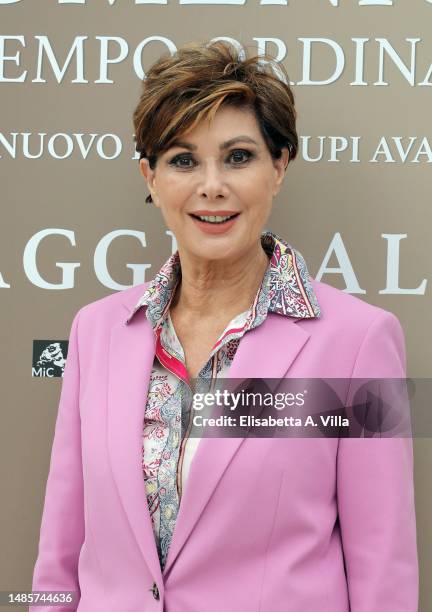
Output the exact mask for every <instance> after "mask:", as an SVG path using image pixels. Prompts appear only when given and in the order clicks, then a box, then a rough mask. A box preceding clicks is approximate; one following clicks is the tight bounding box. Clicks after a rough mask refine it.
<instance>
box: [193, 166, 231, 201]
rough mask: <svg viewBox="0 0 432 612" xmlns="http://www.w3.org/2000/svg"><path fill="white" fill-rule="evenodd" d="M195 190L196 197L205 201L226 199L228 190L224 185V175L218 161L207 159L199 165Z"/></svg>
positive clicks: (225, 184)
mask: <svg viewBox="0 0 432 612" xmlns="http://www.w3.org/2000/svg"><path fill="white" fill-rule="evenodd" d="M197 189H198V196H200V197H201V198H206V199H207V200H216V199H217V198H224V197H227V195H228V193H229V190H228V185H227V183H226V175H225V173H224V169H223V168H221V166H220V164H219V163H218V160H216V159H214V158H211V159H207V160H206V162H205V163H203V164H202V165H201V172H200V173H199V179H198V187H197Z"/></svg>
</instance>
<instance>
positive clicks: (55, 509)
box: [29, 311, 84, 612]
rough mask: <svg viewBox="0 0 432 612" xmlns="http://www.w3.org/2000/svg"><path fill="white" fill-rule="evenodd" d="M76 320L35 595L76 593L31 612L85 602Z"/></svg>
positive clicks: (60, 611) (47, 493)
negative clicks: (80, 570) (81, 575)
mask: <svg viewBox="0 0 432 612" xmlns="http://www.w3.org/2000/svg"><path fill="white" fill-rule="evenodd" d="M80 312H81V311H78V313H77V314H76V315H75V317H74V319H73V322H72V326H71V330H70V336H69V348H68V354H67V359H66V365H65V370H64V372H63V379H62V388H61V394H60V402H59V407H58V412H57V420H56V425H55V432H54V440H53V444H52V450H51V460H50V468H49V474H48V479H47V484H46V490H45V503H44V508H43V514H42V522H41V528H40V537H39V550H38V555H37V559H36V563H35V567H34V572H33V583H32V590H33V591H60V590H67V591H76V594H75V598H76V603H75V604H74V605H71V604H69V606H67V605H65V606H60V605H56V606H50V605H48V606H40V605H38V606H30V607H29V612H54V611H55V612H63V611H66V610H68V611H69V612H70V610H76V608H77V605H78V601H79V599H80V595H81V594H80V588H79V582H78V571H77V568H78V559H79V554H80V550H81V547H82V544H83V541H84V506H83V499H84V496H83V470H82V460H81V433H80V432H81V428H80V415H79V387H80V372H79V355H78V322H79V316H80Z"/></svg>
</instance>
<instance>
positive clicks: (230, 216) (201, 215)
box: [189, 210, 240, 234]
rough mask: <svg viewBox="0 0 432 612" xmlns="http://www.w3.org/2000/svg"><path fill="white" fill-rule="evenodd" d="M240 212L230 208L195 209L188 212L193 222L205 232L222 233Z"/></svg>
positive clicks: (232, 223) (230, 225) (229, 226)
mask: <svg viewBox="0 0 432 612" xmlns="http://www.w3.org/2000/svg"><path fill="white" fill-rule="evenodd" d="M239 215H240V213H238V212H235V211H232V210H218V211H212V210H197V211H196V212H194V213H189V216H190V217H191V219H192V220H193V222H194V223H195V224H196V225H197V226H198V227H199V228H200V229H201V230H202V231H204V232H205V233H206V234H222V233H224V232H226V231H228V230H229V229H230V228H231V227H232V226H233V225H234V223H235V221H236V219H237V217H238V216H239Z"/></svg>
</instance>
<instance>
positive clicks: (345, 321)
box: [310, 279, 405, 355]
mask: <svg viewBox="0 0 432 612" xmlns="http://www.w3.org/2000/svg"><path fill="white" fill-rule="evenodd" d="M310 282H311V284H312V287H313V289H314V291H315V295H316V297H317V300H318V303H319V306H320V309H321V314H320V317H319V318H318V319H317V320H316V324H317V325H320V326H321V329H322V331H323V333H324V334H325V335H326V336H329V337H331V338H333V339H334V341H335V342H336V343H337V346H338V347H339V349H342V348H343V347H344V346H351V347H353V348H354V347H355V349H356V352H357V353H359V352H360V351H365V349H371V350H372V349H373V350H375V351H376V352H377V353H378V352H379V351H380V348H381V349H382V352H383V353H384V354H387V355H389V354H391V353H392V352H395V351H397V352H399V353H400V354H403V353H404V352H405V335H404V331H403V329H402V326H401V323H400V321H399V319H398V317H397V316H396V315H395V314H394V313H393V312H391V311H389V310H386V309H385V308H381V307H380V306H375V305H374V304H369V303H368V302H366V301H365V300H363V299H361V298H359V297H357V296H356V295H352V294H350V293H347V292H345V291H343V290H341V289H337V288H336V287H332V286H331V285H328V284H327V283H323V282H319V281H316V280H314V279H310Z"/></svg>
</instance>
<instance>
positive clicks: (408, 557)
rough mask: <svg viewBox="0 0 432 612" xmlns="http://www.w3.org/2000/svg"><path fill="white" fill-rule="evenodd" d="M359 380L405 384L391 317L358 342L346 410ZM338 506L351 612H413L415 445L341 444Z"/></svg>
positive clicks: (383, 440)
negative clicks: (375, 379) (398, 380)
mask: <svg viewBox="0 0 432 612" xmlns="http://www.w3.org/2000/svg"><path fill="white" fill-rule="evenodd" d="M356 378H359V379H368V378H381V379H389V378H399V379H401V378H403V379H405V378H406V354H405V339H404V334H403V331H402V328H401V325H400V323H399V320H398V319H397V317H396V316H395V315H393V314H392V313H390V312H388V311H385V310H381V312H380V314H379V315H378V316H377V317H376V318H375V319H374V320H373V321H372V323H371V325H370V326H369V328H368V330H367V332H366V335H365V337H364V338H363V341H362V344H361V346H360V349H359V352H358V354H357V358H356V361H355V364H354V369H353V373H352V378H351V381H350V389H351V394H350V393H349V394H348V398H347V400H348V402H349V401H350V400H351V399H352V395H353V393H354V390H355V388H356V381H355V379H356ZM363 382H364V380H363ZM350 395H351V398H350ZM348 405H350V404H349V403H348ZM408 409H409V405H408ZM337 499H338V513H339V524H340V529H341V536H342V543H343V551H344V559H345V568H346V575H347V583H348V591H349V600H350V610H351V612H417V611H418V580H419V579H418V559H417V540H416V517H415V502H414V484H413V444H412V437H411V436H409V437H408V436H407V437H375V438H372V437H369V438H342V439H340V441H339V449H338V458H337Z"/></svg>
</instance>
